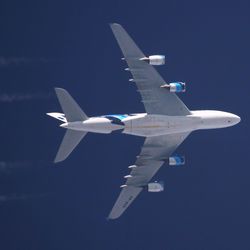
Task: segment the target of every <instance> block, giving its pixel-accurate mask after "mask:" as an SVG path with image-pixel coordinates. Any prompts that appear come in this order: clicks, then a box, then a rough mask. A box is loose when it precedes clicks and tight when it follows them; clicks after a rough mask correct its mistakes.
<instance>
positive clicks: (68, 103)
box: [55, 88, 88, 122]
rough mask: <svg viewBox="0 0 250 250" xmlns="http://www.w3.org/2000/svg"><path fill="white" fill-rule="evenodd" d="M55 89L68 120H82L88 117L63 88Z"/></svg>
mask: <svg viewBox="0 0 250 250" xmlns="http://www.w3.org/2000/svg"><path fill="white" fill-rule="evenodd" d="M55 91H56V95H57V98H58V100H59V103H60V105H61V107H62V110H63V113H64V114H65V116H66V119H67V121H68V122H75V121H84V120H86V119H88V116H87V115H86V114H85V113H84V112H83V111H82V109H81V108H80V107H79V105H78V104H77V103H76V101H75V100H74V99H73V98H72V97H71V95H70V94H69V93H68V92H67V91H66V90H65V89H61V88H55Z"/></svg>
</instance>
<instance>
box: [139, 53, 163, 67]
mask: <svg viewBox="0 0 250 250" xmlns="http://www.w3.org/2000/svg"><path fill="white" fill-rule="evenodd" d="M140 60H141V61H145V62H148V63H149V64H150V65H164V64H165V56H163V55H152V56H149V57H143V58H141V59H140Z"/></svg>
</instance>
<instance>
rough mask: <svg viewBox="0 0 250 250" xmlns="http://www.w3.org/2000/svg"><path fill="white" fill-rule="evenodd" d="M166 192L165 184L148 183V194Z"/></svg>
mask: <svg viewBox="0 0 250 250" xmlns="http://www.w3.org/2000/svg"><path fill="white" fill-rule="evenodd" d="M163 190H164V183H163V182H151V183H148V192H154V193H157V192H162V191H163Z"/></svg>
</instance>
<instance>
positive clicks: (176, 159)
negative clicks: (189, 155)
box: [168, 155, 185, 166]
mask: <svg viewBox="0 0 250 250" xmlns="http://www.w3.org/2000/svg"><path fill="white" fill-rule="evenodd" d="M168 164H169V166H182V165H185V157H184V156H178V155H175V156H171V157H169V163H168Z"/></svg>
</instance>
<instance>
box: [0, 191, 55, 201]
mask: <svg viewBox="0 0 250 250" xmlns="http://www.w3.org/2000/svg"><path fill="white" fill-rule="evenodd" d="M52 194H53V192H47V193H38V194H18V193H12V194H4V195H0V203H3V202H8V201H17V200H27V199H34V198H40V197H47V196H50V195H52Z"/></svg>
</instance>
